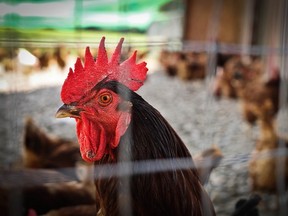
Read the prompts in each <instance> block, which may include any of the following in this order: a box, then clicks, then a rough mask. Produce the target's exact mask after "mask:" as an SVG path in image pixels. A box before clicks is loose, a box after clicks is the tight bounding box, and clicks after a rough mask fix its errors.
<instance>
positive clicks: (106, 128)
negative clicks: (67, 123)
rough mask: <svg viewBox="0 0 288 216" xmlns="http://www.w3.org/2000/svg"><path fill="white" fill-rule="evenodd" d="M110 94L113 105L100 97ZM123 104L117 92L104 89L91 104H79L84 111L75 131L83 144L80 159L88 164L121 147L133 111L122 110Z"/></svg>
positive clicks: (88, 102) (77, 119) (91, 100)
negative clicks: (104, 102)
mask: <svg viewBox="0 0 288 216" xmlns="http://www.w3.org/2000/svg"><path fill="white" fill-rule="evenodd" d="M107 93H108V94H109V95H111V97H112V98H111V102H109V104H107V105H104V106H103V104H101V101H100V100H101V96H102V95H105V94H107ZM121 102H123V101H122V99H121V98H120V97H119V96H118V95H117V94H116V93H114V92H112V91H110V90H107V89H101V90H100V91H99V92H97V94H96V95H95V96H93V97H92V98H91V99H90V100H89V101H87V102H85V103H82V104H81V105H78V106H77V107H78V108H80V109H81V110H82V111H81V112H80V118H75V119H76V123H77V126H76V130H77V137H78V142H79V144H80V152H81V156H82V157H83V159H84V160H86V161H87V162H93V161H97V160H100V159H101V158H102V157H103V155H104V154H105V153H109V152H111V151H109V150H110V149H114V148H116V147H117V146H118V144H119V141H120V138H121V136H122V135H123V134H124V133H125V132H126V130H127V128H128V126H129V123H130V118H131V114H130V110H127V111H122V110H121V111H119V110H117V107H118V105H119V104H120V103H121Z"/></svg>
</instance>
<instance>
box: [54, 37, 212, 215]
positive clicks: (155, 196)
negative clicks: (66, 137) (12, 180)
mask: <svg viewBox="0 0 288 216" xmlns="http://www.w3.org/2000/svg"><path fill="white" fill-rule="evenodd" d="M122 43H123V39H121V40H120V42H119V44H118V45H117V47H116V49H115V52H114V53H113V55H112V57H111V60H110V61H109V62H108V58H107V54H106V50H105V48H104V38H102V40H101V42H100V45H99V50H98V56H97V60H96V62H95V61H94V58H93V56H92V55H91V53H90V51H89V49H86V54H85V62H84V66H83V65H82V63H81V61H80V59H78V60H77V62H76V64H75V71H74V72H73V71H72V69H71V70H70V72H69V74H68V77H67V79H66V80H65V82H64V84H63V86H62V91H61V98H62V101H63V102H64V105H63V106H62V107H61V108H60V109H59V110H58V112H57V114H56V117H72V118H75V119H76V123H77V137H78V141H79V144H80V152H81V155H82V157H83V159H84V160H86V161H89V162H92V161H95V163H96V165H103V164H115V165H116V164H119V163H120V164H121V163H124V162H126V163H127V162H130V161H132V162H136V161H137V162H141V161H146V160H156V159H158V160H160V159H161V160H163V159H171V160H169V161H170V162H169V163H170V166H171V165H172V164H173V165H175V164H176V165H178V166H180V167H181V164H177V161H178V160H175V159H181V158H182V159H187V163H188V164H189V165H190V166H191V167H193V166H194V163H193V160H192V157H191V155H190V153H189V151H188V149H187V148H186V146H185V145H184V143H183V142H182V141H181V139H180V138H179V136H178V135H177V134H176V132H175V131H174V130H173V129H172V127H171V126H170V125H169V124H168V123H167V121H166V120H165V119H164V118H163V117H162V116H161V115H160V113H159V112H158V111H157V110H155V109H154V108H153V107H152V106H151V105H149V104H148V103H147V102H146V101H145V100H144V99H143V98H141V97H140V96H139V95H138V94H136V93H135V92H134V91H135V90H137V89H139V88H140V87H141V85H142V84H143V82H144V80H145V78H146V73H147V68H146V63H139V64H135V61H136V53H134V54H133V55H132V56H131V57H130V58H129V59H128V60H126V61H125V62H123V63H121V64H119V59H120V52H121V46H122ZM158 163H160V161H157V164H158ZM130 166H131V167H130V168H131V170H132V171H137V167H136V165H135V164H134V163H132V164H131V165H130ZM105 171H107V170H105ZM118 171H119V170H118ZM120 171H121V170H120ZM122 171H124V170H122ZM97 174H99V173H96V175H97ZM95 185H96V198H97V200H98V201H99V203H100V212H101V213H102V214H103V215H119V214H120V213H124V214H126V213H129V212H130V213H132V214H133V215H215V212H214V208H213V205H212V203H211V201H210V199H209V197H208V195H207V194H206V192H205V190H204V189H203V186H202V185H201V183H200V181H199V178H198V174H197V171H196V170H195V169H193V168H190V169H183V168H179V169H175V168H174V169H171V170H169V171H162V172H156V173H149V174H146V173H140V174H134V175H132V176H131V177H130V178H128V179H127V177H125V176H120V177H119V176H118V177H117V176H116V177H115V176H114V177H112V176H111V177H109V178H101V179H99V178H98V179H96V182H95ZM125 185H126V187H125ZM130 196H131V199H130ZM184 200H185V202H183V201H184ZM123 211H124V212H123Z"/></svg>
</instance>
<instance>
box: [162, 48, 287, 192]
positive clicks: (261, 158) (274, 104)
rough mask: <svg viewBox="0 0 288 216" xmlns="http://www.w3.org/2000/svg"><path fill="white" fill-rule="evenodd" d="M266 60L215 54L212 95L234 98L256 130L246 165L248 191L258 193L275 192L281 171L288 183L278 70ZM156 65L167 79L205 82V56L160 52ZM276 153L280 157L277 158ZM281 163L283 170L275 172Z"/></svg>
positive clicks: (179, 52) (206, 58)
mask: <svg viewBox="0 0 288 216" xmlns="http://www.w3.org/2000/svg"><path fill="white" fill-rule="evenodd" d="M192 57H193V58H192ZM267 61H268V60H267V59H266V61H265V58H264V57H262V58H261V57H260V56H251V57H249V61H247V58H243V57H241V56H239V55H232V54H231V55H228V54H218V56H217V63H216V67H217V68H215V71H216V74H215V76H214V80H213V89H212V94H213V95H214V97H215V98H217V99H220V98H231V99H237V100H238V101H239V103H240V106H241V109H240V111H241V114H242V117H243V120H244V121H245V122H247V124H248V125H250V126H251V127H252V126H257V127H258V128H259V133H258V135H257V140H256V142H255V145H254V150H253V152H251V158H250V161H249V166H248V171H249V176H250V182H251V188H252V190H253V191H258V192H259V191H260V192H269V193H277V178H279V177H280V178H281V176H279V172H282V174H281V175H283V176H282V177H283V179H284V184H285V185H286V186H287V183H288V156H287V150H288V149H287V148H288V138H287V137H285V136H282V135H280V134H278V132H277V129H276V125H277V122H276V117H277V114H278V111H279V103H280V101H279V100H280V84H281V77H280V71H279V68H277V67H275V66H273V64H270V65H269V64H267ZM159 62H160V63H161V65H162V67H163V69H164V71H165V73H166V74H167V75H169V76H177V77H179V78H180V79H182V80H185V81H188V80H196V79H199V78H201V79H205V74H207V64H208V55H207V54H206V53H196V54H195V53H194V52H181V51H167V50H163V51H162V52H161V54H160V59H159ZM267 65H268V66H267ZM200 69H201V70H200ZM209 69H210V70H211V68H209ZM183 74H185V75H183ZM278 150H279V151H278ZM277 152H278V154H279V152H282V154H281V155H279V156H278V155H277ZM279 164H280V165H279ZM281 164H282V165H283V169H282V171H277V167H278V165H279V166H281Z"/></svg>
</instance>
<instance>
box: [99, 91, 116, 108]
mask: <svg viewBox="0 0 288 216" xmlns="http://www.w3.org/2000/svg"><path fill="white" fill-rule="evenodd" d="M112 99H113V97H112V95H111V94H110V93H108V92H105V93H103V94H101V95H100V96H99V99H98V102H99V104H100V105H101V106H108V105H109V104H110V103H111V102H112Z"/></svg>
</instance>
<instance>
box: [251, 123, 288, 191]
mask: <svg viewBox="0 0 288 216" xmlns="http://www.w3.org/2000/svg"><path fill="white" fill-rule="evenodd" d="M259 125H260V136H259V139H258V140H257V143H256V147H255V149H254V151H253V152H252V156H251V159H250V162H249V168H248V169H249V175H250V181H251V186H252V190H254V191H261V192H272V193H275V192H277V179H278V178H281V175H279V172H278V168H279V167H283V170H282V171H280V172H282V173H281V174H282V175H283V177H284V185H285V186H287V185H288V155H287V153H288V142H287V140H286V141H284V140H281V139H279V137H278V136H277V134H276V132H275V130H274V126H273V124H270V123H269V122H268V123H267V122H265V121H261V120H260V121H259ZM279 147H281V150H280V149H279ZM279 153H281V155H279ZM279 164H281V166H279ZM286 189H287V188H286Z"/></svg>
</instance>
